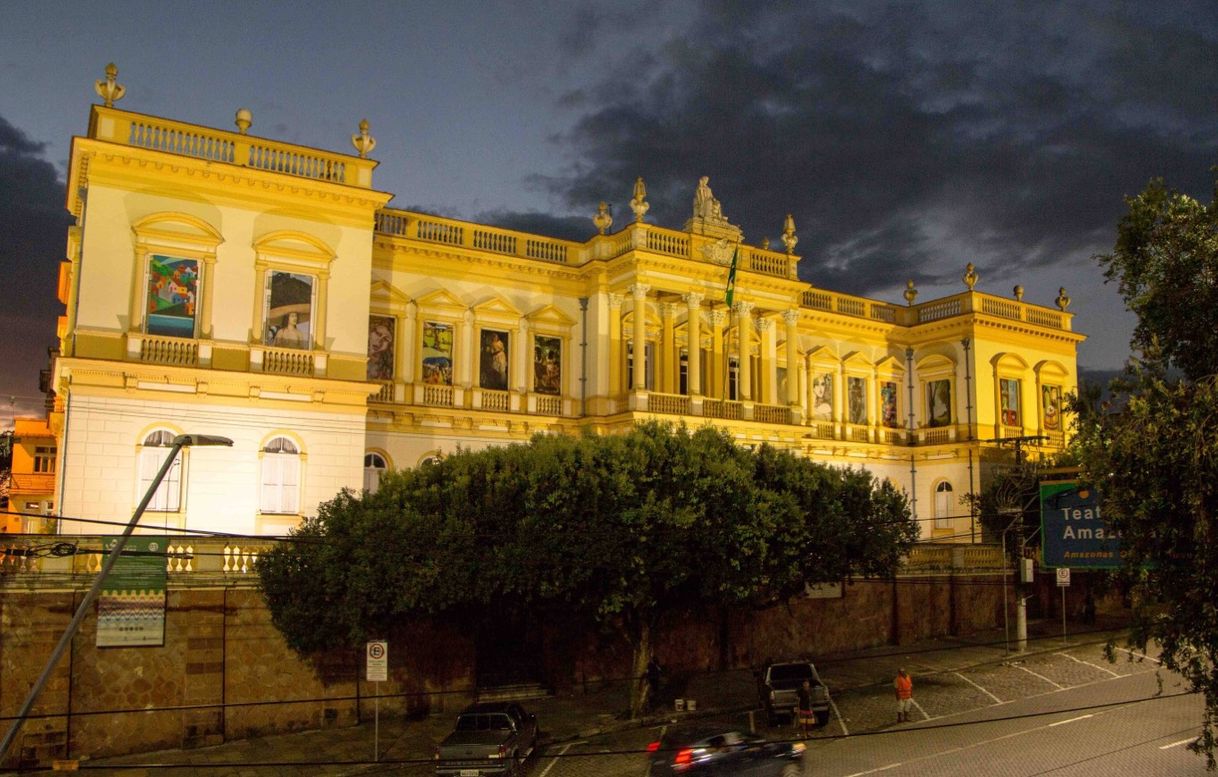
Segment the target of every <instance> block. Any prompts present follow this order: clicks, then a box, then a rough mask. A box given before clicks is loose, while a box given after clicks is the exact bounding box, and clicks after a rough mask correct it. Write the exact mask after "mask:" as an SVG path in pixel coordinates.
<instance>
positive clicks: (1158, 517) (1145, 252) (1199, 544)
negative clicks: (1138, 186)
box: [1076, 171, 1218, 769]
mask: <svg viewBox="0 0 1218 777" xmlns="http://www.w3.org/2000/svg"><path fill="white" fill-rule="evenodd" d="M1216 172H1218V171H1216ZM1127 205H1128V213H1127V214H1126V215H1125V216H1124V217H1123V218H1122V219H1121V221H1120V224H1119V226H1118V230H1117V241H1116V246H1115V248H1114V250H1113V252H1112V253H1111V254H1108V255H1105V256H1102V257H1099V260H1100V262H1101V263H1102V264H1103V266H1104V267H1105V268H1106V272H1107V276H1108V278H1109V279H1110V280H1115V281H1117V282H1119V285H1120V290H1121V294H1122V296H1123V297H1124V299H1125V302H1126V304H1127V305H1128V306H1129V308H1130V309H1131V310H1132V311H1133V312H1135V313H1136V314H1137V315H1138V325H1137V329H1136V331H1135V333H1134V339H1133V343H1132V345H1133V347H1134V349H1135V351H1136V352H1137V356H1136V358H1135V359H1134V360H1132V361H1131V363H1130V366H1129V368H1128V369H1127V371H1126V374H1125V376H1124V377H1123V378H1121V379H1119V380H1118V381H1117V382H1116V383H1114V387H1113V388H1114V398H1115V401H1116V406H1118V407H1119V408H1120V410H1119V412H1108V413H1094V412H1091V413H1088V412H1085V411H1086V408H1085V407H1080V408H1079V410H1080V411H1084V412H1080V413H1079V416H1078V418H1079V422H1078V436H1077V438H1076V449H1077V452H1078V454H1079V458H1080V464H1081V471H1082V477H1083V479H1084V480H1085V481H1086V482H1088V483H1090V484H1091V485H1094V486H1097V487H1098V489H1099V493H1100V497H1101V499H1102V509H1103V511H1104V517H1105V520H1106V521H1107V522H1108V523H1109V524H1110V525H1111V526H1112V527H1113V528H1114V529H1116V530H1117V531H1118V532H1120V535H1121V543H1122V557H1123V562H1124V564H1125V570H1124V572H1125V575H1126V577H1127V578H1128V580H1129V581H1130V583H1131V586H1132V594H1133V597H1132V598H1133V601H1134V602H1135V612H1134V618H1135V621H1134V629H1133V631H1132V635H1131V640H1132V642H1133V644H1134V645H1136V646H1138V647H1139V648H1141V649H1142V650H1145V649H1146V648H1147V646H1148V645H1151V644H1157V645H1158V646H1159V656H1160V660H1161V661H1162V662H1163V665H1164V666H1166V667H1168V668H1169V669H1171V670H1173V671H1176V672H1178V673H1180V674H1181V675H1182V676H1183V677H1185V678H1186V679H1187V680H1188V681H1189V682H1190V683H1191V685H1192V687H1193V689H1194V690H1197V691H1200V692H1203V693H1204V695H1205V702H1206V705H1205V706H1206V717H1205V721H1204V725H1203V732H1202V737H1201V739H1200V741H1199V745H1198V746H1197V749H1199V750H1202V751H1203V752H1205V754H1206V756H1207V760H1208V764H1209V767H1210V768H1211V769H1213V768H1214V766H1215V762H1214V756H1213V749H1214V723H1215V720H1216V716H1218V669H1216V668H1218V384H1216V380H1218V377H1216V373H1218V208H1216V206H1215V203H1214V202H1211V203H1210V204H1208V205H1202V204H1201V203H1199V202H1197V201H1196V200H1194V199H1193V198H1191V197H1188V196H1187V195H1184V194H1180V193H1176V192H1171V191H1169V190H1167V189H1166V188H1165V186H1164V184H1163V183H1162V182H1161V181H1154V182H1152V183H1151V184H1150V185H1149V186H1148V187H1147V189H1146V190H1145V191H1144V192H1142V194H1140V195H1138V196H1137V197H1132V198H1129V199H1128V200H1127Z"/></svg>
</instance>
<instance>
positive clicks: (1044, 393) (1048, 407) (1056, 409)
mask: <svg viewBox="0 0 1218 777" xmlns="http://www.w3.org/2000/svg"><path fill="white" fill-rule="evenodd" d="M1040 398H1041V408H1042V412H1043V413H1044V423H1045V431H1046V432H1060V431H1061V430H1062V389H1061V386H1041V387H1040Z"/></svg>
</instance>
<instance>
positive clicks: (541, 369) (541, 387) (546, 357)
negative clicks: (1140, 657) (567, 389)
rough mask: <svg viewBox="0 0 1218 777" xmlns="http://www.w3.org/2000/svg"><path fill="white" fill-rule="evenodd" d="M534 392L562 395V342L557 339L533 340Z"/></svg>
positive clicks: (539, 337)
mask: <svg viewBox="0 0 1218 777" xmlns="http://www.w3.org/2000/svg"><path fill="white" fill-rule="evenodd" d="M533 390H534V391H536V392H537V393H538V394H561V393H562V340H560V339H559V338H557V337H545V336H543V335H536V336H535V337H534V338H533Z"/></svg>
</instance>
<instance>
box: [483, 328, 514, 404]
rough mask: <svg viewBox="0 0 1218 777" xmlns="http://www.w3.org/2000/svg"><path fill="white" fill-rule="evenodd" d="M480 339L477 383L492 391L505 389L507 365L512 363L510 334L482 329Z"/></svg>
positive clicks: (506, 384)
mask: <svg viewBox="0 0 1218 777" xmlns="http://www.w3.org/2000/svg"><path fill="white" fill-rule="evenodd" d="M480 340H481V343H480V349H481V358H480V359H479V362H478V367H479V369H478V385H480V386H482V388H484V389H491V390H493V391H507V387H508V365H510V364H511V363H512V360H511V355H512V352H511V338H510V335H509V334H508V333H507V332H504V331H501V330H496V329H483V330H482V337H481V338H480Z"/></svg>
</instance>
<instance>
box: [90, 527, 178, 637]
mask: <svg viewBox="0 0 1218 777" xmlns="http://www.w3.org/2000/svg"><path fill="white" fill-rule="evenodd" d="M117 542H118V541H117V539H115V538H106V539H105V540H104V541H103V546H104V547H105V548H106V550H107V552H110V551H111V549H112V548H113V547H114V545H115V544H117ZM165 544H166V539H165V538H164V537H146V536H136V537H132V538H131V539H130V540H129V541H128V542H127V546H126V547H125V548H123V554H122V556H120V557H119V559H118V561H116V562H115V564H114V568H113V569H111V570H110V576H109V577H107V578H106V582H105V584H104V585H103V586H102V590H101V595H100V596H98V599H97V646H98V647H148V646H155V647H159V646H161V645H163V644H165V581H166V573H165Z"/></svg>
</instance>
